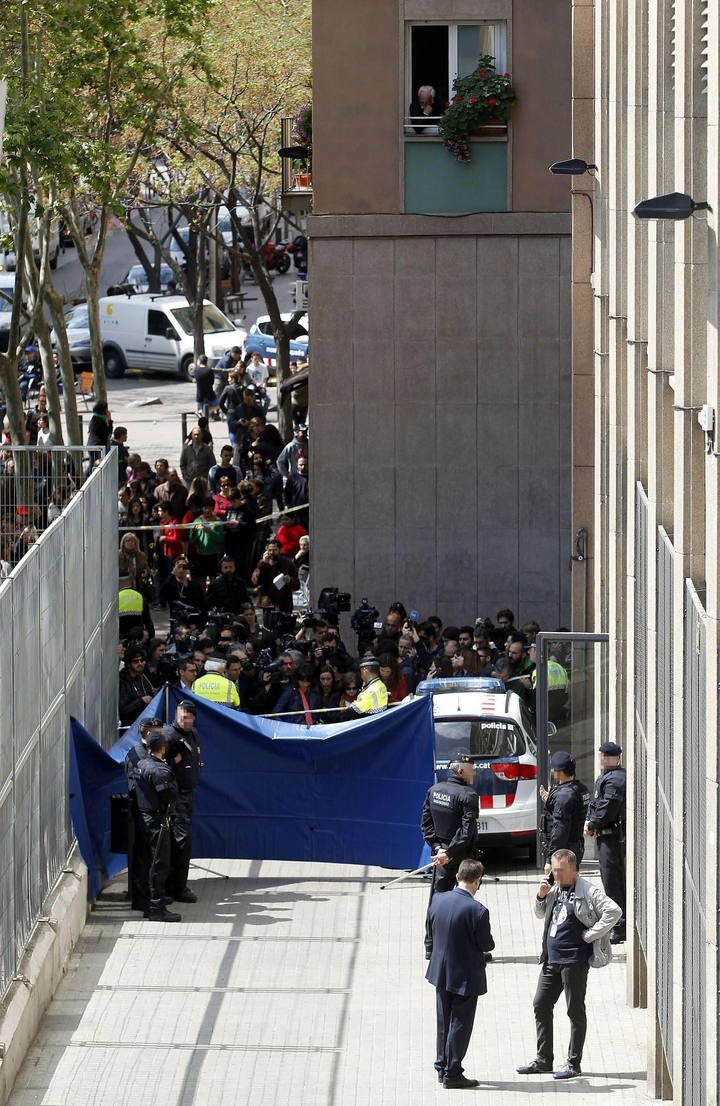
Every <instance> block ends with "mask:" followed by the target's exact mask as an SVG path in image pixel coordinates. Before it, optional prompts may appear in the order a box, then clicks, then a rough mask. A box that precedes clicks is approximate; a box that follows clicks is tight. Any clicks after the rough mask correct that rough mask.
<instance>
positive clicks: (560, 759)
mask: <svg viewBox="0 0 720 1106" xmlns="http://www.w3.org/2000/svg"><path fill="white" fill-rule="evenodd" d="M550 768H551V772H552V778H553V786H552V787H551V788H550V790H549V791H548V790H547V789H546V788H545V787H542V786H541V787H540V798H541V799H542V801H543V802H544V803H545V810H544V811H543V818H542V823H541V826H540V833H541V840H542V847H543V857H544V859H545V871H546V873H547V872H549V871H550V857H551V856H552V854H553V853H554V852H557V850H558V849H571V850H572V851H573V852H574V853H575V856H576V857H577V862H578V867H580V861H581V860H582V858H583V854H584V852H585V840H584V837H583V833H584V829H585V819H586V817H587V812H588V804H589V802H590V793H589V791H588V789H587V787H586V786H585V784H584V783H580V780H576V779H575V761H574V760H573V758H572V757H571V756H570V753H565V752H559V753H553V755H552V756H551V758H550Z"/></svg>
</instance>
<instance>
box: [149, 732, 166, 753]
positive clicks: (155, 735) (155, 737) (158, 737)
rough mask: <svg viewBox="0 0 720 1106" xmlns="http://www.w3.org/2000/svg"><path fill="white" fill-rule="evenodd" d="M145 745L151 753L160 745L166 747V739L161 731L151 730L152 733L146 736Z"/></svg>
mask: <svg viewBox="0 0 720 1106" xmlns="http://www.w3.org/2000/svg"><path fill="white" fill-rule="evenodd" d="M145 744H146V745H147V747H148V749H149V750H150V752H152V751H153V749H159V748H160V746H161V745H167V738H166V737H165V734H164V733H163V732H162V730H153V732H152V733H150V734H148V737H147V740H146V742H145Z"/></svg>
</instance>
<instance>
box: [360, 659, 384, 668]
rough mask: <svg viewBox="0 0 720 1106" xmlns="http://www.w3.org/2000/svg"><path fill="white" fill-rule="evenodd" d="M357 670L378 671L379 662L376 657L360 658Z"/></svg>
mask: <svg viewBox="0 0 720 1106" xmlns="http://www.w3.org/2000/svg"><path fill="white" fill-rule="evenodd" d="M358 667H359V668H377V669H378V671H379V670H380V661H379V660H378V659H377V657H362V658H361V660H360V664H359V665H358Z"/></svg>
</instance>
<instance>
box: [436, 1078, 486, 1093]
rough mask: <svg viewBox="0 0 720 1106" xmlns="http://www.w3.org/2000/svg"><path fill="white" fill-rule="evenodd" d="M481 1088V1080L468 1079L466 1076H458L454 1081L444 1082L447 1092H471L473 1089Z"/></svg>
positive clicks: (447, 1080)
mask: <svg viewBox="0 0 720 1106" xmlns="http://www.w3.org/2000/svg"><path fill="white" fill-rule="evenodd" d="M479 1086H480V1080H479V1079H466V1078H465V1076H464V1075H457V1076H455V1078H454V1079H445V1080H444V1081H443V1087H444V1088H445V1090H446V1091H462V1090H470V1089H471V1088H472V1087H479Z"/></svg>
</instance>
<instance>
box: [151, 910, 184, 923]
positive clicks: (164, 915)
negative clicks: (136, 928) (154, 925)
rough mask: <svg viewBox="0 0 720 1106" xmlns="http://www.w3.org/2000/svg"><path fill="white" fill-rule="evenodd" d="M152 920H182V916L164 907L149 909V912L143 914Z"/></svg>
mask: <svg viewBox="0 0 720 1106" xmlns="http://www.w3.org/2000/svg"><path fill="white" fill-rule="evenodd" d="M143 917H144V918H147V919H148V920H149V921H151V922H180V921H182V917H181V915H180V914H175V913H174V912H173V911H172V910H167V909H166V907H163V908H162V910H148V912H147V914H144V915H143Z"/></svg>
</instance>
